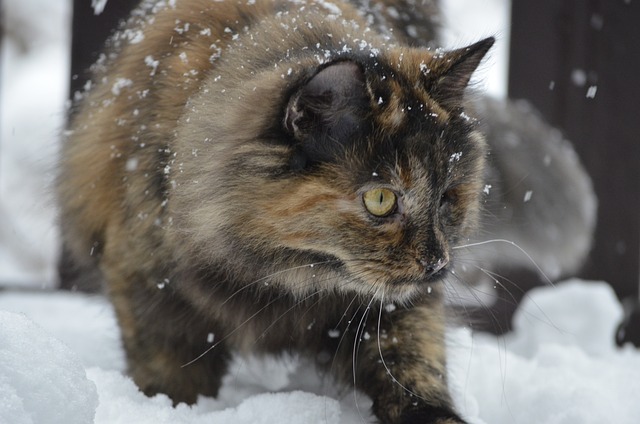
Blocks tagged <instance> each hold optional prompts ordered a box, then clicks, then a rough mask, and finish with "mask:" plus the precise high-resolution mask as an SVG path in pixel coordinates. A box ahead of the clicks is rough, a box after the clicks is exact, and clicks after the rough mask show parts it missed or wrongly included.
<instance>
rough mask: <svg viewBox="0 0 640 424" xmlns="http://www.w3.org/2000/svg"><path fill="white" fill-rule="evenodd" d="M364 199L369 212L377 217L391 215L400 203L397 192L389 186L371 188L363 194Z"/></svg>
mask: <svg viewBox="0 0 640 424" xmlns="http://www.w3.org/2000/svg"><path fill="white" fill-rule="evenodd" d="M362 200H363V202H364V207H365V208H367V210H368V211H369V213H370V214H371V215H373V216H377V217H385V216H389V215H391V214H392V213H393V212H394V211H395V209H396V204H397V203H398V199H397V197H396V194H395V193H394V192H393V191H391V190H389V189H387V188H374V189H373V190H369V191H367V192H365V193H364V194H363V195H362Z"/></svg>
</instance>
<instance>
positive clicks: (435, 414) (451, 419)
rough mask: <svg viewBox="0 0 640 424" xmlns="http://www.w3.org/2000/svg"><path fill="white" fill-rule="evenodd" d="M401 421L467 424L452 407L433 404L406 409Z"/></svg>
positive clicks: (408, 422)
mask: <svg viewBox="0 0 640 424" xmlns="http://www.w3.org/2000/svg"><path fill="white" fill-rule="evenodd" d="M399 422H400V424H466V422H465V421H464V420H462V418H460V417H459V416H458V415H457V414H456V413H455V412H453V411H452V410H451V409H449V408H440V407H433V406H422V407H418V408H414V409H409V410H406V411H405V412H404V413H403V414H402V416H401V417H400V421H399Z"/></svg>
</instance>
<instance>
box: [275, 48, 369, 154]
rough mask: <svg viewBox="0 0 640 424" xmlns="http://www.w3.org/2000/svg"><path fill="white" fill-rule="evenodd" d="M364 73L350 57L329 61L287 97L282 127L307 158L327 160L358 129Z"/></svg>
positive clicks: (362, 99) (363, 103) (363, 96)
mask: <svg viewBox="0 0 640 424" xmlns="http://www.w3.org/2000/svg"><path fill="white" fill-rule="evenodd" d="M367 104H368V102H367V97H366V88H365V77H364V73H363V72H362V69H361V68H360V66H359V65H358V64H356V63H354V62H351V61H340V62H334V63H332V64H329V65H328V66H326V67H324V68H322V69H321V70H320V71H319V72H318V73H316V74H315V75H314V76H313V77H312V78H311V79H310V80H309V81H307V82H306V83H305V84H304V85H303V86H302V87H301V88H300V89H299V90H298V91H297V92H296V93H294V95H293V96H292V97H291V99H290V100H289V103H288V105H287V109H286V111H285V117H284V127H285V129H286V131H287V132H288V133H289V134H291V135H292V136H293V137H294V138H295V140H296V142H297V143H298V146H299V148H300V150H301V151H302V152H303V153H304V154H305V155H306V158H307V159H308V160H311V161H314V162H320V161H330V160H331V159H332V158H334V157H336V155H337V154H338V153H340V152H342V151H343V150H344V146H345V145H346V144H347V143H348V142H349V140H350V139H351V138H352V137H353V135H354V134H355V133H356V132H357V131H359V130H360V129H361V126H362V123H363V116H364V115H363V114H364V110H365V108H366V106H367Z"/></svg>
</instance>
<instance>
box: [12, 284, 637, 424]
mask: <svg viewBox="0 0 640 424" xmlns="http://www.w3.org/2000/svg"><path fill="white" fill-rule="evenodd" d="M0 311H3V312H0V334H1V337H0V399H2V401H0V422H1V423H45V424H46V423H58V422H60V423H63V422H64V423H86V422H91V418H90V417H92V416H94V414H95V418H94V421H93V422H94V423H96V424H112V423H131V422H135V423H140V424H145V423H185V424H186V423H210V424H211V423H212V424H216V423H230V422H232V423H239V424H244V423H247V424H249V423H252V424H255V423H265V424H266V423H276V422H277V423H280V424H289V423H291V424H298V423H335V424H358V423H367V422H371V418H372V417H371V416H370V414H369V407H370V405H371V402H370V400H368V399H367V398H366V396H364V395H363V394H360V393H354V391H353V390H351V389H346V390H344V389H343V390H340V388H338V387H336V386H335V385H334V384H332V383H331V381H330V380H328V379H325V378H322V377H320V376H318V374H317V372H316V371H315V370H314V368H313V367H312V366H311V365H310V364H309V363H307V362H306V361H303V360H301V359H299V358H296V357H284V358H282V359H275V358H273V357H267V358H255V357H249V358H241V357H236V358H235V360H234V362H233V363H232V365H231V367H230V370H229V373H228V375H227V376H226V377H225V380H224V383H223V387H222V389H221V392H220V395H219V397H218V398H217V399H212V398H204V397H201V398H200V399H199V401H198V403H197V404H196V405H194V406H186V405H184V404H181V405H178V406H177V407H175V408H174V407H173V406H172V404H171V401H170V399H169V398H168V397H167V396H165V395H157V396H155V397H153V398H148V397H146V396H145V395H144V394H142V393H141V392H140V391H139V390H138V388H137V387H136V386H135V384H134V383H133V381H132V380H131V379H130V378H129V377H127V376H125V375H124V369H125V366H124V360H123V358H124V354H123V351H122V347H121V345H120V342H119V338H118V328H117V325H116V322H115V318H114V314H113V310H112V308H111V306H110V304H109V303H108V302H107V301H106V300H105V299H104V298H102V297H100V296H88V295H84V294H79V293H60V292H48V293H47V292H44V293H43V292H38V291H36V292H30V291H27V292H2V293H0ZM21 313H24V314H26V316H25V315H22V314H21ZM622 314H623V312H622V307H621V305H620V303H619V302H618V300H617V299H616V297H615V295H614V293H613V290H612V289H611V287H610V286H609V285H607V284H606V283H602V282H585V281H579V280H572V281H567V282H564V283H560V284H558V285H557V286H555V287H545V288H539V289H535V290H533V291H532V292H530V294H529V296H528V297H527V298H526V299H525V300H524V302H523V303H522V304H521V306H520V308H519V309H518V311H517V313H516V315H515V317H514V329H515V331H514V332H513V333H511V334H508V335H507V336H506V337H504V338H498V337H495V336H491V335H487V334H474V333H471V332H470V331H469V330H468V329H466V328H452V329H451V330H450V332H449V335H448V339H449V342H448V348H449V357H450V363H449V374H450V380H451V388H452V392H453V395H454V399H455V401H456V404H457V406H458V408H459V410H460V411H461V412H462V413H463V414H465V416H466V417H467V419H468V420H469V422H470V423H471V424H485V423H486V424H488V423H491V424H513V423H518V424H528V423H531V424H534V423H535V424H539V423H541V422H543V423H549V424H574V423H579V424H589V423H593V424H596V423H598V424H600V423H604V422H615V423H616V424H635V423H636V422H637V418H638V417H640V403H639V402H637V398H638V395H640V353H639V352H638V351H637V350H635V349H633V348H631V347H629V346H628V347H625V348H618V347H616V346H615V345H614V334H615V331H616V327H617V325H618V323H619V322H620V320H621V318H622ZM27 317H28V318H27Z"/></svg>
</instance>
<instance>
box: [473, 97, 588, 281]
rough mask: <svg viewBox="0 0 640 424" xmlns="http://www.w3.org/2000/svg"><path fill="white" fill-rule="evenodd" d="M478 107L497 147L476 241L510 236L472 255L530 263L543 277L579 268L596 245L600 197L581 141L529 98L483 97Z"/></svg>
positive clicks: (488, 263)
mask: <svg viewBox="0 0 640 424" xmlns="http://www.w3.org/2000/svg"><path fill="white" fill-rule="evenodd" d="M473 108H474V109H475V112H476V116H478V117H479V119H480V125H481V128H482V131H483V132H484V134H485V135H486V137H487V142H488V144H489V147H490V154H489V157H488V160H489V167H488V171H487V172H488V174H487V183H486V184H487V185H486V186H485V202H484V206H485V213H484V216H483V221H482V224H481V232H480V233H479V235H478V239H477V240H476V241H477V242H481V241H486V240H504V241H502V242H494V243H487V244H486V245H483V246H482V248H477V249H473V251H472V255H473V256H474V258H475V259H476V260H477V261H479V262H481V263H482V264H483V267H487V268H488V269H492V268H495V267H496V265H497V266H498V267H503V268H504V267H505V266H506V267H509V268H518V267H525V268H528V269H531V270H533V271H535V272H537V273H540V274H544V275H543V276H542V277H543V278H542V279H543V280H547V279H550V280H556V279H557V278H559V277H563V276H567V275H571V274H574V273H576V272H577V271H578V270H579V269H580V267H581V266H582V264H583V263H584V262H585V260H586V258H587V256H588V254H589V251H590V249H591V244H592V241H593V232H594V227H595V224H596V211H597V200H596V196H595V193H594V191H593V187H592V183H591V179H590V178H589V175H587V173H586V171H585V169H584V168H583V166H582V164H581V162H580V159H579V158H578V156H577V154H576V153H575V151H574V150H573V147H572V146H571V144H570V143H569V142H568V141H567V140H565V139H564V138H563V137H562V134H561V132H560V131H559V130H557V129H555V128H553V127H551V126H550V125H549V124H547V123H546V122H545V121H544V120H543V119H542V118H541V117H540V115H539V113H538V112H537V111H536V110H535V109H534V108H533V107H532V106H531V105H530V104H529V103H527V102H525V101H512V100H497V99H491V98H488V97H480V98H477V99H475V100H474V104H473ZM507 241H508V242H507ZM514 245H517V246H519V248H515V246H514Z"/></svg>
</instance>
